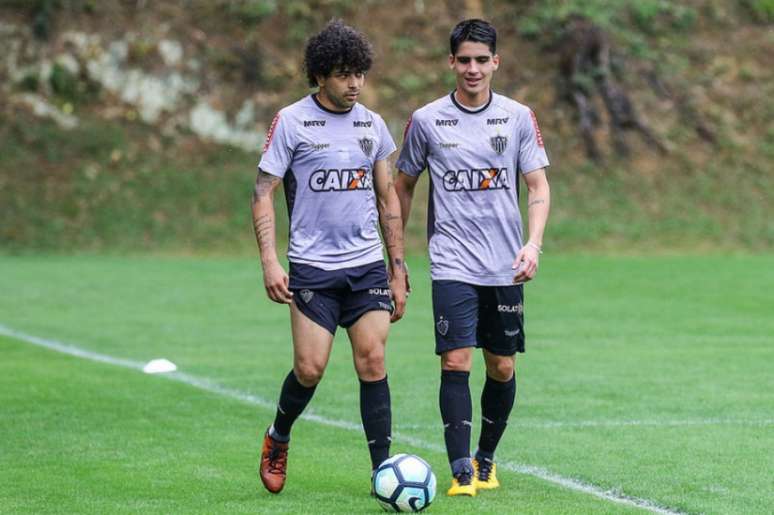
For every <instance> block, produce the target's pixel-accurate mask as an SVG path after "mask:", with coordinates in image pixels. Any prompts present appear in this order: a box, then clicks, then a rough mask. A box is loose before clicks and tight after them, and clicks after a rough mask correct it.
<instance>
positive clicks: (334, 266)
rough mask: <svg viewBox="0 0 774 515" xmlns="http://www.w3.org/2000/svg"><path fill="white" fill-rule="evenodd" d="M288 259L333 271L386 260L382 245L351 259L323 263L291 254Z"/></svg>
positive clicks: (292, 261) (299, 263)
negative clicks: (375, 249) (377, 248)
mask: <svg viewBox="0 0 774 515" xmlns="http://www.w3.org/2000/svg"><path fill="white" fill-rule="evenodd" d="M288 261H290V262H291V263H296V264H298V265H309V266H313V267H315V268H319V269H321V270H325V271H331V270H341V269H342V268H354V267H356V266H363V265H369V264H371V263H376V262H377V261H381V262H384V256H383V255H382V248H381V245H380V246H379V251H378V252H375V251H374V252H369V253H368V254H366V255H365V256H363V257H361V258H358V259H352V260H349V261H336V262H333V263H322V262H320V261H311V260H308V259H299V258H294V257H291V256H288Z"/></svg>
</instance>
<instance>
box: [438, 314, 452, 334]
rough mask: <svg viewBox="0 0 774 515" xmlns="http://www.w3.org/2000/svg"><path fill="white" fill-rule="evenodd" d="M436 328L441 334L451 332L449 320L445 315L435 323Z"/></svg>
mask: <svg viewBox="0 0 774 515" xmlns="http://www.w3.org/2000/svg"><path fill="white" fill-rule="evenodd" d="M435 328H436V329H437V330H438V334H440V335H441V336H446V333H448V332H449V321H448V320H446V319H445V318H444V317H441V318H439V319H438V322H437V323H436V324H435Z"/></svg>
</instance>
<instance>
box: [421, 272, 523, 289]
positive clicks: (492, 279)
mask: <svg viewBox="0 0 774 515" xmlns="http://www.w3.org/2000/svg"><path fill="white" fill-rule="evenodd" d="M515 275H516V274H515V273H514V274H513V275H494V276H489V277H486V278H482V277H481V276H478V277H472V276H466V275H461V274H448V273H431V274H430V278H431V279H432V280H433V281H459V282H461V283H465V284H472V285H474V286H513V277H514V276H515Z"/></svg>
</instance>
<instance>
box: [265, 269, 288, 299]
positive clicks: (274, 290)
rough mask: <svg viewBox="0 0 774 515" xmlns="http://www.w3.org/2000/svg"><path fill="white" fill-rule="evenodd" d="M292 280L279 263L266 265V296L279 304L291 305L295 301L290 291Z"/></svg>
mask: <svg viewBox="0 0 774 515" xmlns="http://www.w3.org/2000/svg"><path fill="white" fill-rule="evenodd" d="M288 284H290V279H289V278H288V274H287V273H285V269H284V268H282V265H280V264H279V263H277V262H274V263H271V264H268V265H264V267H263V285H264V287H265V288H266V295H268V297H269V298H270V299H271V300H273V301H274V302H277V303H279V304H290V303H291V302H292V301H293V293H292V292H291V291H290V290H288Z"/></svg>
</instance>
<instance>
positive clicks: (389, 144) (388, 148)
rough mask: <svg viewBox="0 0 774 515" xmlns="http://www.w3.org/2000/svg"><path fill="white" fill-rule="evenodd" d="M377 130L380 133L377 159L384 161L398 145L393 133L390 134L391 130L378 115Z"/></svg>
mask: <svg viewBox="0 0 774 515" xmlns="http://www.w3.org/2000/svg"><path fill="white" fill-rule="evenodd" d="M376 130H377V132H378V133H379V149H378V151H377V152H376V159H375V161H382V160H384V159H387V158H388V157H389V156H390V154H392V153H393V152H395V149H396V148H398V147H396V146H395V141H394V140H393V139H392V134H390V130H389V129H388V128H387V124H386V123H384V120H383V119H382V117H381V116H377V117H376Z"/></svg>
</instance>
